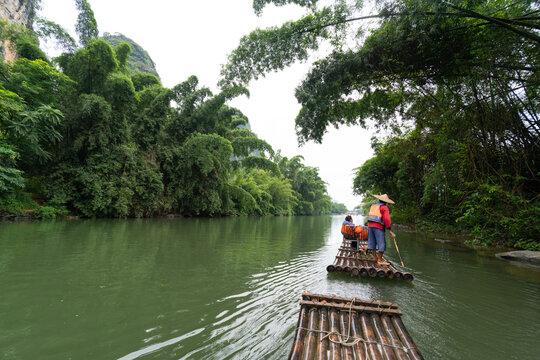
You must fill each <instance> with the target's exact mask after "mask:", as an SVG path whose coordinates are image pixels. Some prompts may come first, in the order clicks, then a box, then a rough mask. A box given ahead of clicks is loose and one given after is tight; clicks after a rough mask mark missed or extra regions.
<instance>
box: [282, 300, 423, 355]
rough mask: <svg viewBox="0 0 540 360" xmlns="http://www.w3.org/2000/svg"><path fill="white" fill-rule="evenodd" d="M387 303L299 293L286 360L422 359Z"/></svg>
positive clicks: (395, 308) (394, 309)
mask: <svg viewBox="0 0 540 360" xmlns="http://www.w3.org/2000/svg"><path fill="white" fill-rule="evenodd" d="M401 314H402V312H401V311H400V310H399V309H398V306H397V305H396V304H393V303H389V302H381V301H368V300H360V299H356V298H352V299H349V298H342V297H338V296H334V295H332V296H328V295H317V294H311V293H309V292H304V293H303V294H302V300H301V301H300V314H299V316H298V324H297V326H296V333H295V336H294V341H293V344H292V348H291V352H290V354H289V360H297V359H302V360H307V359H310V360H313V359H316V360H327V359H340V360H341V359H343V360H355V359H356V360H369V359H374V360H383V359H393V360H394V359H395V360H422V359H424V358H423V356H422V354H421V353H420V350H418V348H417V347H416V345H415V343H414V341H413V339H412V337H411V336H410V335H409V333H408V332H407V329H406V328H405V325H403V322H402V321H401Z"/></svg>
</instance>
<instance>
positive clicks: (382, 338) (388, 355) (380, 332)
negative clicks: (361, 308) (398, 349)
mask: <svg viewBox="0 0 540 360" xmlns="http://www.w3.org/2000/svg"><path fill="white" fill-rule="evenodd" d="M371 322H372V323H373V329H374V330H375V335H377V338H378V339H379V344H382V352H383V355H384V358H385V359H386V360H398V358H396V354H395V353H394V349H393V348H392V342H391V341H390V339H388V336H387V335H386V332H385V331H384V328H383V324H382V322H381V318H380V316H379V315H378V314H371ZM384 345H390V346H384Z"/></svg>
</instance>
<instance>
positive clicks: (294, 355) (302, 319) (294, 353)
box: [289, 306, 307, 360]
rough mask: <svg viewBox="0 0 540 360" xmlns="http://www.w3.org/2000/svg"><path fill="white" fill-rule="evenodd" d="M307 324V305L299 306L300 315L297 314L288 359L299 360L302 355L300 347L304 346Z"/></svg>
mask: <svg viewBox="0 0 540 360" xmlns="http://www.w3.org/2000/svg"><path fill="white" fill-rule="evenodd" d="M306 325H307V307H306V306H302V307H301V308H300V315H298V325H297V326H296V334H295V335H294V342H293V346H292V348H291V353H290V354H289V360H299V359H300V356H301V355H302V348H303V347H304V337H305V335H306V330H304V329H305V328H306Z"/></svg>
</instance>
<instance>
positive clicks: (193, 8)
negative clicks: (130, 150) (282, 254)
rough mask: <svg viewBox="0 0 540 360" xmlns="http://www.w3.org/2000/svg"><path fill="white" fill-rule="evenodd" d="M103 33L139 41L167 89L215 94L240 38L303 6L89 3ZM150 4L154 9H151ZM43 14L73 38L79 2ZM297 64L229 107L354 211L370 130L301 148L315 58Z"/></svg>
mask: <svg viewBox="0 0 540 360" xmlns="http://www.w3.org/2000/svg"><path fill="white" fill-rule="evenodd" d="M89 3H90V5H91V7H92V10H93V11H94V15H95V17H96V20H97V23H98V29H99V32H100V35H102V34H103V33H104V32H109V33H116V32H118V33H122V34H124V35H125V36H127V37H129V38H131V39H133V40H134V41H135V42H136V43H138V44H139V45H141V46H142V47H143V48H144V49H145V50H146V51H147V52H148V53H149V55H150V57H151V58H152V60H153V61H154V63H155V64H156V68H157V71H158V73H159V75H160V77H161V80H162V83H163V85H164V86H166V87H173V86H174V85H176V84H178V83H180V82H182V81H184V80H186V79H187V78H188V77H189V76H190V75H196V76H197V77H198V78H199V84H200V86H206V87H209V88H210V89H212V91H213V92H217V91H218V88H217V85H216V83H217V81H218V80H219V72H220V70H221V64H224V63H226V61H227V55H228V54H229V53H230V52H231V51H232V50H234V49H235V48H236V46H237V45H238V43H239V40H240V38H241V37H242V36H243V35H247V34H248V33H249V32H251V31H252V30H254V29H255V28H257V27H259V28H266V27H270V26H279V25H281V24H282V23H283V22H285V21H288V20H295V19H298V18H299V17H300V16H301V15H302V14H303V13H304V10H303V9H301V8H300V7H298V6H295V5H288V6H284V7H274V6H268V7H266V8H265V10H264V12H263V14H262V16H261V17H257V16H256V15H255V14H254V12H253V8H252V0H234V1H224V0H197V1H186V0H159V1H153V2H149V1H148V0H89ZM150 5H151V6H150ZM42 7H43V9H42V11H41V12H40V16H42V17H45V18H47V19H49V20H52V21H55V22H56V23H58V24H60V25H61V26H62V27H64V28H65V29H66V30H68V31H69V32H70V33H71V34H72V36H74V37H75V30H74V29H75V23H76V20H77V11H76V9H75V1H74V0H43V2H42ZM318 56H319V57H320V56H322V55H318V54H314V55H313V57H312V59H310V60H309V61H308V63H304V64H296V65H294V66H292V67H290V68H288V69H286V70H284V71H282V72H280V73H272V74H268V75H267V76H266V78H263V79H259V80H257V81H254V82H252V83H251V84H250V86H249V87H248V89H249V91H250V93H251V96H250V98H246V97H241V98H237V99H234V100H233V101H231V102H230V105H232V106H234V107H237V108H238V109H240V110H241V111H242V112H243V113H244V114H245V115H246V116H247V117H248V118H249V122H250V124H251V128H252V130H253V131H254V132H255V133H256V134H257V135H258V136H259V137H260V138H261V139H264V140H266V141H267V142H268V143H269V144H270V145H271V146H272V147H273V148H274V150H276V151H277V150H278V149H281V152H282V154H283V155H284V156H287V157H289V158H290V157H292V156H295V155H302V156H304V158H305V161H304V164H306V165H309V166H315V167H318V168H319V174H320V176H321V178H322V179H323V180H324V181H326V182H327V183H328V193H329V195H330V196H331V197H332V199H333V200H335V201H338V202H340V203H344V204H345V205H347V207H348V208H349V209H352V208H354V207H355V206H356V205H358V204H359V203H360V200H361V198H360V197H358V196H353V194H352V183H353V178H354V171H353V169H354V168H356V167H358V166H360V165H362V164H363V163H364V161H366V160H367V159H369V158H370V157H372V155H373V152H372V150H371V147H370V139H371V136H372V133H371V132H370V131H367V130H363V129H361V128H360V127H342V128H340V129H334V128H333V127H332V128H329V129H328V130H329V131H328V133H327V134H326V135H325V137H324V139H323V143H322V144H315V143H312V142H310V143H308V144H305V145H304V146H302V147H299V146H298V142H297V139H296V133H295V127H294V119H295V117H296V115H297V114H298V111H299V109H300V105H299V104H298V103H297V101H296V98H295V97H294V89H295V88H296V86H298V85H299V84H300V82H301V80H302V79H303V78H304V76H305V74H306V73H307V71H308V70H309V66H310V64H311V63H312V62H313V61H315V60H317V58H318Z"/></svg>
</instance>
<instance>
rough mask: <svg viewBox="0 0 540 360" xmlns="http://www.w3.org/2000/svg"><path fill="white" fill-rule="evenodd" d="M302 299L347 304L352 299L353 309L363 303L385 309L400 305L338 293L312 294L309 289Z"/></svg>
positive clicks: (395, 307)
mask: <svg viewBox="0 0 540 360" xmlns="http://www.w3.org/2000/svg"><path fill="white" fill-rule="evenodd" d="M302 300H308V301H318V302H324V300H326V301H328V302H342V303H346V305H349V304H350V303H351V301H352V302H353V310H354V306H358V305H363V306H368V307H369V306H371V307H378V308H380V307H383V308H385V309H396V310H397V309H398V305H397V304H394V303H393V302H389V301H380V300H362V299H356V298H355V299H351V298H346V297H342V296H337V295H323V294H312V293H310V292H309V291H306V292H304V293H303V294H302Z"/></svg>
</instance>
